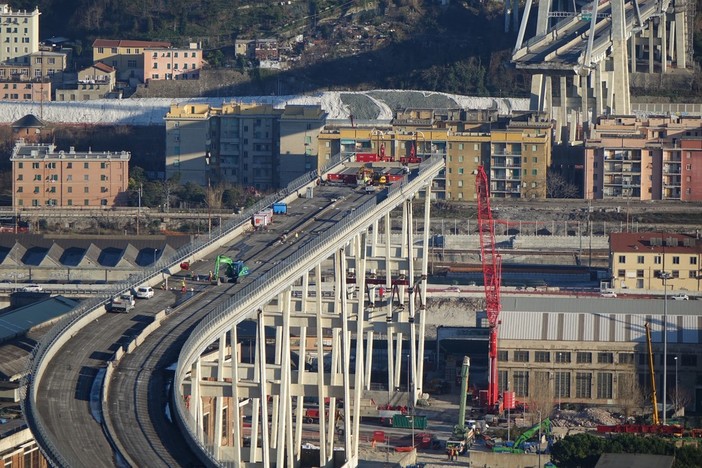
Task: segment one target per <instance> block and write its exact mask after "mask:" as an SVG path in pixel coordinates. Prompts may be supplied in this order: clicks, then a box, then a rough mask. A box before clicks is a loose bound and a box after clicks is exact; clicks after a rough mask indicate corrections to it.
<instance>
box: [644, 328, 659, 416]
mask: <svg viewBox="0 0 702 468" xmlns="http://www.w3.org/2000/svg"><path fill="white" fill-rule="evenodd" d="M644 327H645V328H646V343H647V344H648V370H649V372H650V373H651V403H652V404H653V424H656V425H658V424H660V423H661V422H660V420H659V419H658V398H657V396H656V374H655V372H654V370H653V347H652V346H651V324H650V323H648V322H646V323H645V324H644Z"/></svg>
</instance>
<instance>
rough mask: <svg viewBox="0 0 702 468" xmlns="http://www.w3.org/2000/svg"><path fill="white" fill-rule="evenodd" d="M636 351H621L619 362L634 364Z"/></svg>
mask: <svg viewBox="0 0 702 468" xmlns="http://www.w3.org/2000/svg"><path fill="white" fill-rule="evenodd" d="M633 363H634V353H619V364H633Z"/></svg>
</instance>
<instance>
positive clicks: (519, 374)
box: [512, 371, 529, 397]
mask: <svg viewBox="0 0 702 468" xmlns="http://www.w3.org/2000/svg"><path fill="white" fill-rule="evenodd" d="M512 378H513V379H514V386H513V390H514V394H515V395H516V396H518V397H527V396H529V373H528V372H527V371H514V374H513V375H512Z"/></svg>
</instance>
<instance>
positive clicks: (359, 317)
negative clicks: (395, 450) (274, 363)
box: [344, 232, 371, 459]
mask: <svg viewBox="0 0 702 468" xmlns="http://www.w3.org/2000/svg"><path fill="white" fill-rule="evenodd" d="M366 238H367V233H365V232H364V233H363V234H361V235H359V236H356V237H355V239H354V241H355V242H356V252H357V254H356V265H363V269H364V270H365V264H366V251H367V250H366ZM357 299H358V309H357V313H356V368H355V369H354V377H355V380H354V384H353V388H354V392H353V410H354V413H353V428H350V427H349V426H348V425H346V424H347V423H346V421H344V424H345V426H344V429H345V430H346V431H347V432H349V430H350V431H351V432H352V434H353V441H352V448H351V457H347V459H348V458H353V457H358V447H359V442H360V434H361V433H360V430H361V429H360V423H361V393H363V391H362V389H363V360H364V357H365V356H364V355H363V330H364V328H365V324H366V323H365V317H366V314H365V300H364V298H363V292H362V290H361V289H359V290H358V294H357ZM370 346H371V345H370V342H369V343H368V347H369V348H370ZM369 380H370V379H369ZM344 413H350V411H349V410H345V411H344Z"/></svg>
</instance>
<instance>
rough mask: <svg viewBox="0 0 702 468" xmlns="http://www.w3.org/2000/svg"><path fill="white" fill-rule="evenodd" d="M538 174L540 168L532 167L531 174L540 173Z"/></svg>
mask: <svg viewBox="0 0 702 468" xmlns="http://www.w3.org/2000/svg"><path fill="white" fill-rule="evenodd" d="M538 174H539V170H538V169H532V170H531V175H533V176H535V175H538Z"/></svg>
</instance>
